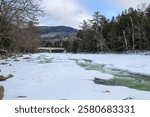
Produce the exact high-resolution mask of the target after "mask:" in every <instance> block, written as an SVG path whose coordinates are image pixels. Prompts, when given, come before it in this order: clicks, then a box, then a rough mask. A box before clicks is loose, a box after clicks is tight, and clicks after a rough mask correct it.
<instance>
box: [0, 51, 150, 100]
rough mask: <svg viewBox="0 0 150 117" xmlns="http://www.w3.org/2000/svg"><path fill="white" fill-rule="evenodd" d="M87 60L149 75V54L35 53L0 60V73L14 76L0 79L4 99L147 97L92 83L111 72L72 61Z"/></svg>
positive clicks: (138, 92) (148, 95)
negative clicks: (1, 80) (93, 68)
mask: <svg viewBox="0 0 150 117" xmlns="http://www.w3.org/2000/svg"><path fill="white" fill-rule="evenodd" d="M85 59H86V60H90V61H92V62H93V63H97V64H103V65H105V67H106V68H107V67H108V68H111V69H113V68H115V69H121V70H124V71H128V72H131V73H135V74H144V75H150V56H145V55H128V54H120V55H117V54H67V53H61V54H60V53H58V54H55V53H38V54H33V55H24V56H23V57H19V58H17V60H14V59H10V58H9V59H7V60H0V63H7V64H5V65H3V64H0V69H1V72H0V74H1V75H6V76H7V75H8V74H13V75H14V77H13V78H10V79H8V80H7V81H3V82H0V84H1V85H2V86H4V88H5V92H4V93H5V97H4V99H119V100H121V99H126V98H132V99H150V92H149V91H140V90H137V89H131V88H128V87H125V86H106V85H98V84H94V82H93V79H94V77H98V78H101V79H112V78H113V75H112V74H109V73H102V72H100V71H96V70H86V69H84V68H83V67H81V66H79V65H77V64H76V62H75V60H85Z"/></svg>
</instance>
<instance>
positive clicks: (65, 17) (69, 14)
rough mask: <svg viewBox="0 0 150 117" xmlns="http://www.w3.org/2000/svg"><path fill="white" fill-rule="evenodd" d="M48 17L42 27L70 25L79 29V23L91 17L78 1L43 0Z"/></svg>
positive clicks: (42, 21)
mask: <svg viewBox="0 0 150 117" xmlns="http://www.w3.org/2000/svg"><path fill="white" fill-rule="evenodd" d="M43 3H44V5H43V7H44V9H45V11H46V16H45V17H43V18H40V25H68V26H72V27H75V28H78V25H79V23H80V22H81V21H82V20H83V19H86V18H89V17H90V15H89V14H88V12H87V11H86V9H84V8H82V7H81V6H80V5H79V3H78V0H43Z"/></svg>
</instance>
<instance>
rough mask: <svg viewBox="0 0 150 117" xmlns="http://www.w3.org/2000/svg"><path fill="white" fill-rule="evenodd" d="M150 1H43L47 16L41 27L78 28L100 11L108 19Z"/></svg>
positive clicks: (41, 22)
mask: <svg viewBox="0 0 150 117" xmlns="http://www.w3.org/2000/svg"><path fill="white" fill-rule="evenodd" d="M143 3H147V4H148V3H150V0H43V5H42V7H43V8H44V10H45V13H46V15H45V16H44V17H40V18H39V25H42V26H58V25H65V26H71V27H74V28H78V26H79V24H80V22H81V21H82V20H84V19H89V18H91V16H92V14H93V12H95V11H100V12H101V13H102V14H103V15H105V16H106V17H107V18H111V17H112V16H116V15H118V14H119V13H121V11H122V10H124V9H127V8H129V7H133V8H138V7H139V6H140V7H141V4H143Z"/></svg>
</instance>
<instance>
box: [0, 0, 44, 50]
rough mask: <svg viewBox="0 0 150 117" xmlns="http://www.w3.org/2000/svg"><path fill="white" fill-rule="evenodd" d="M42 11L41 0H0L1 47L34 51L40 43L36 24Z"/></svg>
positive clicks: (3, 48) (2, 48)
mask: <svg viewBox="0 0 150 117" xmlns="http://www.w3.org/2000/svg"><path fill="white" fill-rule="evenodd" d="M42 13H43V11H42V10H41V8H40V1H39V0H0V49H1V50H7V51H8V52H27V51H30V52H32V51H34V50H35V48H36V47H37V46H39V44H40V35H39V32H38V30H37V28H36V26H35V24H36V23H37V16H38V15H40V14H42Z"/></svg>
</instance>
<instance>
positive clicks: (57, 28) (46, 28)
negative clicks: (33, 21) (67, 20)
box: [38, 26, 77, 34]
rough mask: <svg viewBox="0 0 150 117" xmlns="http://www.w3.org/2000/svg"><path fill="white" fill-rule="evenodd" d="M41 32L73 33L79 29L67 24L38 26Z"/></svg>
mask: <svg viewBox="0 0 150 117" xmlns="http://www.w3.org/2000/svg"><path fill="white" fill-rule="evenodd" d="M38 28H39V30H40V32H41V34H48V33H51V32H57V33H60V32H66V33H72V32H77V29H74V28H72V27H67V26H52V27H50V26H39V27H38Z"/></svg>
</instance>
